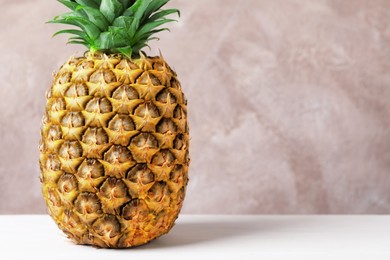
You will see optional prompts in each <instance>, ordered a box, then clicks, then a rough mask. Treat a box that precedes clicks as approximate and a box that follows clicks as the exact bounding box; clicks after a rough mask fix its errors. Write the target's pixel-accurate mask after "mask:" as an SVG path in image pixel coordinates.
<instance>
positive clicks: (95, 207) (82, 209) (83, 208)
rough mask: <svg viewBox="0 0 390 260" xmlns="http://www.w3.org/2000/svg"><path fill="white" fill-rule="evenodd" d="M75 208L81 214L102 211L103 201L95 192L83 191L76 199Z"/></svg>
mask: <svg viewBox="0 0 390 260" xmlns="http://www.w3.org/2000/svg"><path fill="white" fill-rule="evenodd" d="M75 208H76V211H78V212H79V213H81V214H84V215H85V214H91V213H100V212H101V203H100V201H99V199H98V197H97V196H96V194H94V193H90V192H83V193H81V194H80V195H79V196H78V197H77V199H76V201H75Z"/></svg>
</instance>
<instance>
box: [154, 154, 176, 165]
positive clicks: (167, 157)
mask: <svg viewBox="0 0 390 260" xmlns="http://www.w3.org/2000/svg"><path fill="white" fill-rule="evenodd" d="M175 159H176V158H175V156H174V155H173V154H172V153H171V152H170V151H169V150H162V151H160V152H158V153H157V154H155V155H154V156H153V159H152V164H154V165H157V166H163V165H164V164H166V165H171V164H172V163H173V162H174V161H175Z"/></svg>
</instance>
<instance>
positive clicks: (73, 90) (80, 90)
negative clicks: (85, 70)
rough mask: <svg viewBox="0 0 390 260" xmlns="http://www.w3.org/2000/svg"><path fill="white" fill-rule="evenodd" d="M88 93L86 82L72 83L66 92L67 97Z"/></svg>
mask: <svg viewBox="0 0 390 260" xmlns="http://www.w3.org/2000/svg"><path fill="white" fill-rule="evenodd" d="M87 95H88V89H87V86H86V85H85V84H80V83H77V84H72V85H71V86H70V87H69V88H68V90H67V91H66V92H65V97H73V98H75V97H81V96H87Z"/></svg>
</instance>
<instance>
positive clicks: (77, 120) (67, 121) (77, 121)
mask: <svg viewBox="0 0 390 260" xmlns="http://www.w3.org/2000/svg"><path fill="white" fill-rule="evenodd" d="M61 125H62V126H65V127H69V128H71V127H81V126H84V117H83V115H82V114H81V112H68V113H67V114H66V115H65V116H64V117H63V118H62V120H61Z"/></svg>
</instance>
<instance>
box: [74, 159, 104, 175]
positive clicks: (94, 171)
mask: <svg viewBox="0 0 390 260" xmlns="http://www.w3.org/2000/svg"><path fill="white" fill-rule="evenodd" d="M77 175H78V176H80V177H81V178H83V179H87V178H93V179H96V178H99V177H103V176H104V168H103V165H102V164H101V163H100V162H99V161H98V160H96V159H86V160H85V161H84V162H83V163H82V164H81V165H80V167H79V169H78V170H77Z"/></svg>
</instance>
